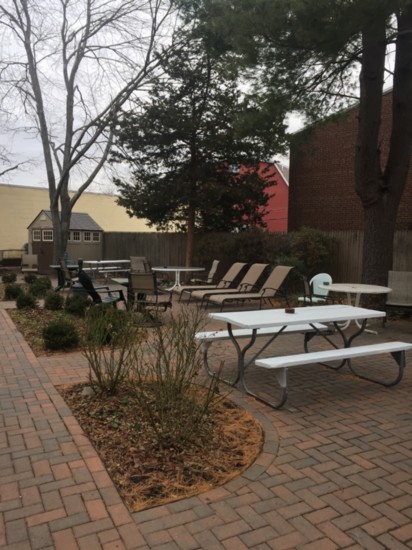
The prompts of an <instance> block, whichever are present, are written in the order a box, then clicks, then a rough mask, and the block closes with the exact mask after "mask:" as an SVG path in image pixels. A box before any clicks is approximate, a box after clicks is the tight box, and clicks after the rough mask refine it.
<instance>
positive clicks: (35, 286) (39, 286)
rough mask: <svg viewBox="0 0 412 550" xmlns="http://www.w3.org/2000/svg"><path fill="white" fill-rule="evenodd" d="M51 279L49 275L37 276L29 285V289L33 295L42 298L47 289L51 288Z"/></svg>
mask: <svg viewBox="0 0 412 550" xmlns="http://www.w3.org/2000/svg"><path fill="white" fill-rule="evenodd" d="M51 286H52V285H51V280H50V279H49V277H39V278H36V280H35V281H33V282H32V284H31V285H29V291H30V293H31V294H33V296H37V297H38V298H43V297H44V296H45V295H46V294H47V291H48V290H50V289H51Z"/></svg>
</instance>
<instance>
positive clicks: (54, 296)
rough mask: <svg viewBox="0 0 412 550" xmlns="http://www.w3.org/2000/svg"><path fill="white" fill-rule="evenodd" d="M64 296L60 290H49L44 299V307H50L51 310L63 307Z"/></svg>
mask: <svg viewBox="0 0 412 550" xmlns="http://www.w3.org/2000/svg"><path fill="white" fill-rule="evenodd" d="M63 305H64V298H63V296H62V295H61V294H60V293H59V292H54V291H53V290H49V291H48V292H47V293H46V296H45V299H44V309H49V310H50V311H58V310H60V309H63Z"/></svg>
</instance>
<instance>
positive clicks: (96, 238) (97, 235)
mask: <svg viewBox="0 0 412 550" xmlns="http://www.w3.org/2000/svg"><path fill="white" fill-rule="evenodd" d="M92 236H93V242H94V243H99V242H100V233H99V232H98V231H93V233H92Z"/></svg>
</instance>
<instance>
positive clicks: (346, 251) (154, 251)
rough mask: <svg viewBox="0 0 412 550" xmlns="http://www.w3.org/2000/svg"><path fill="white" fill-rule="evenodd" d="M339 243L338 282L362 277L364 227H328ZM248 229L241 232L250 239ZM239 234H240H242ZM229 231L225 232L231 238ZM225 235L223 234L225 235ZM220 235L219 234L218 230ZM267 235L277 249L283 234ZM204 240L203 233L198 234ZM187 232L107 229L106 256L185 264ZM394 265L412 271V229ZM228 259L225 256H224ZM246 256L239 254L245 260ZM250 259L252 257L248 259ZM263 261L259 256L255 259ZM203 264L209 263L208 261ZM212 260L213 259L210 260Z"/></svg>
mask: <svg viewBox="0 0 412 550" xmlns="http://www.w3.org/2000/svg"><path fill="white" fill-rule="evenodd" d="M327 233H328V234H329V235H330V236H332V237H333V238H334V239H335V240H336V243H337V246H336V253H335V255H334V258H333V259H332V264H331V268H330V272H331V275H332V277H333V280H334V281H336V282H342V281H351V282H354V283H357V282H360V280H361V270H362V268H361V262H362V248H363V232H362V231H328V232H327ZM248 235H249V234H248V233H244V234H241V238H242V239H248ZM239 236H240V235H239V234H238V235H237V238H239ZM227 237H228V235H225V238H227ZM222 238H223V236H222ZM216 239H219V235H218V234H216ZM265 239H266V240H267V241H269V243H270V241H271V239H273V246H274V250H276V246H278V243H279V234H277V233H273V234H267V233H266V234H265ZM197 240H198V241H201V240H202V235H198V236H197ZM185 247H186V235H184V234H182V233H104V243H103V259H122V258H129V256H146V257H147V258H148V259H149V261H150V262H151V263H152V265H184V261H185ZM394 250H395V253H394V264H393V269H394V270H397V271H412V231H397V232H396V234H395V242H394ZM220 259H222V260H225V258H220ZM242 259H244V258H235V259H234V261H236V260H242ZM244 260H245V261H248V259H244ZM259 260H260V261H261V259H260V258H256V259H255V261H259ZM204 263H205V262H203V267H209V265H204ZM207 263H208V264H209V260H207Z"/></svg>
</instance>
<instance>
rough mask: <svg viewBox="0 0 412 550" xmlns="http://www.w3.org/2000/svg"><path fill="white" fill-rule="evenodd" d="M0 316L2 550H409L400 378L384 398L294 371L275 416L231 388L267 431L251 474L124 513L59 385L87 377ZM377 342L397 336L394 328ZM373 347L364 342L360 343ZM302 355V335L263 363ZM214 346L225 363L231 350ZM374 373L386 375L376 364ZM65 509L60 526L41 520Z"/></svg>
mask: <svg viewBox="0 0 412 550" xmlns="http://www.w3.org/2000/svg"><path fill="white" fill-rule="evenodd" d="M3 307H4V306H3V305H2V304H1V303H0V335H1V336H0V359H1V360H0V397H1V399H0V426H1V428H2V429H1V432H0V546H2V548H4V549H5V550H7V549H8V548H12V550H26V549H27V550H35V549H36V548H41V550H49V548H50V550H52V549H53V548H57V549H60V548H61V549H64V550H66V549H68V550H72V549H73V550H74V549H76V550H79V549H80V548H87V550H90V549H93V548H103V549H104V550H114V549H118V550H120V549H123V548H125V549H127V550H134V549H138V550H146V549H147V550H152V549H155V550H157V549H159V550H160V549H162V550H163V548H164V549H165V550H173V549H174V548H176V549H179V550H181V549H182V547H183V548H186V547H187V548H190V549H193V550H198V549H199V550H201V549H203V548H205V549H209V548H216V549H218V548H225V549H226V550H227V549H231V548H233V549H236V550H242V549H243V548H252V547H254V548H255V549H256V550H268V549H269V548H272V549H276V550H282V549H283V548H286V549H288V548H290V549H299V550H302V549H304V550H308V549H311V548H313V547H314V546H315V544H316V546H317V548H319V550H326V549H328V548H331V549H333V548H347V549H351V550H357V549H359V548H363V549H365V548H377V549H379V548H381V547H382V548H388V549H392V548H393V549H396V550H404V549H405V548H412V533H411V531H410V525H411V524H412V507H411V500H410V499H411V495H412V483H411V482H410V460H411V454H412V451H411V449H410V440H411V438H412V427H411V424H410V416H411V414H412V411H411V402H410V399H409V396H410V393H411V390H412V375H411V374H410V372H409V370H408V369H407V370H406V372H405V376H404V379H403V380H402V382H401V384H399V385H398V386H397V387H396V388H392V389H391V390H390V391H386V390H383V389H382V388H380V387H377V386H375V385H373V384H371V383H369V382H365V381H360V380H358V379H355V378H354V377H353V376H352V375H350V374H349V372H348V371H347V369H346V367H345V368H343V369H342V370H341V371H340V372H339V373H336V372H331V371H328V370H327V369H325V368H322V367H315V366H310V367H305V368H302V369H296V370H295V371H293V373H291V377H290V378H291V392H290V393H291V395H290V398H289V402H288V403H287V406H286V407H284V409H282V410H280V411H272V410H271V409H269V408H268V407H267V406H265V405H264V404H262V403H258V402H256V401H254V400H253V399H252V398H244V396H242V395H241V394H240V393H239V392H237V391H232V396H233V398H234V399H235V401H236V402H238V403H240V404H241V405H243V406H246V407H247V408H249V409H250V410H251V411H252V414H254V416H255V417H256V418H259V419H260V420H261V422H262V423H263V426H264V430H265V436H266V441H265V445H264V448H263V449H262V453H261V455H260V456H259V457H258V459H257V461H256V462H255V464H254V465H253V466H252V467H251V468H249V469H248V470H246V471H245V472H244V474H243V475H241V476H238V477H237V478H235V479H233V480H232V481H230V482H229V483H227V484H226V485H224V486H221V487H217V488H215V489H213V490H211V491H208V492H206V493H203V494H201V495H198V496H196V497H192V498H190V499H186V500H181V501H179V502H176V503H171V504H168V505H164V506H159V507H157V508H154V509H152V510H145V511H142V512H136V513H133V514H130V513H129V512H128V511H127V510H126V508H125V506H124V505H123V503H122V502H121V500H120V497H119V495H118V493H117V490H116V488H115V487H114V486H113V483H112V481H111V480H110V477H109V476H108V474H107V472H106V470H105V468H104V465H103V464H102V462H101V461H100V459H99V457H98V456H97V453H96V451H95V450H94V449H93V447H92V446H91V445H90V442H89V441H88V439H87V437H86V436H85V434H84V433H83V431H82V430H81V428H80V427H79V425H78V423H77V421H76V420H75V419H74V418H73V416H72V414H71V412H70V410H69V408H68V407H67V406H66V405H65V403H64V401H63V399H62V398H61V396H60V395H59V394H58V392H57V391H56V389H55V388H54V385H53V384H58V383H71V382H75V381H78V380H80V379H82V380H85V379H86V377H87V366H86V362H85V360H84V358H82V357H81V356H80V355H79V354H69V355H61V356H53V357H42V358H40V359H37V358H36V357H34V354H33V353H32V352H31V350H29V348H28V346H27V344H26V343H25V342H24V340H23V338H22V337H21V335H20V334H19V333H18V332H17V331H15V329H14V325H13V323H12V322H11V320H10V318H9V317H8V315H7V314H6V313H5V311H4V309H3ZM409 333H410V331H409ZM409 333H408V332H407V331H406V332H405V334H409ZM333 337H334V336H332V338H333ZM379 337H380V338H382V339H389V340H390V339H402V338H404V336H402V338H400V337H399V336H398V334H397V333H396V330H392V331H391V329H389V330H388V329H385V330H382V331H381V334H380V335H379ZM375 339H376V336H375V335H372V336H369V335H366V334H364V335H362V337H361V338H360V343H368V342H373V341H374V340H375ZM300 345H301V338H299V337H297V336H293V337H283V338H282V339H279V340H278V341H277V343H276V346H275V345H273V344H271V346H269V348H268V350H267V353H268V354H270V353H271V349H272V348H273V349H274V350H275V353H278V354H286V353H294V352H295V350H296V348H297V347H298V346H300ZM220 349H223V350H224V354H225V357H226V361H227V363H228V364H230V363H232V364H233V362H234V360H235V354H234V350H233V349H231V348H230V346H220ZM411 360H412V354H411V353H410V352H408V362H410V361H411ZM374 363H375V364H376V365H381V366H382V367H384V366H385V365H386V363H385V360H384V359H383V358H379V360H377V361H375V362H374ZM248 376H249V373H248ZM250 379H251V380H250V382H251V384H254V387H255V388H257V389H258V390H260V391H263V390H266V387H267V386H268V384H269V385H270V384H271V383H272V378H271V377H270V376H266V377H264V376H263V373H259V379H258V378H257V376H256V377H255V376H254V371H253V370H252V369H251V373H250ZM62 511H64V517H55V516H53V515H48V514H53V513H57V514H59V513H63V512H62ZM302 514H304V515H302ZM15 526H19V527H20V528H19V530H18V535H15V534H14V532H15V530H14V529H11V527H15ZM11 533H13V535H12V536H17V537H18V536H20V537H21V540H17V541H15V542H14V543H13V544H11V543H10V541H9V540H8V539H7V538H6V537H7V535H8V534H11ZM179 543H180V546H179ZM374 544H375V546H374Z"/></svg>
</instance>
